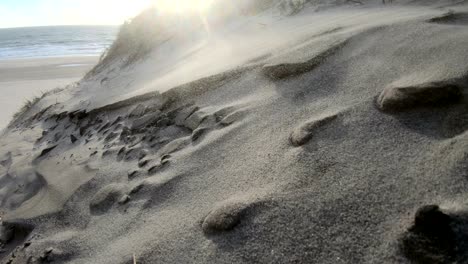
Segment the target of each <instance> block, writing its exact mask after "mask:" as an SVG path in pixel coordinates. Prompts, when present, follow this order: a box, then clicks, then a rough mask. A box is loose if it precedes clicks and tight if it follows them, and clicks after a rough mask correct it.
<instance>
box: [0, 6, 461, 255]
mask: <svg viewBox="0 0 468 264" xmlns="http://www.w3.org/2000/svg"><path fill="white" fill-rule="evenodd" d="M312 2H313V1H312ZM370 2H371V3H369V4H368V5H362V6H361V5H357V6H356V5H345V6H334V7H333V6H328V7H327V8H325V9H323V10H321V9H320V10H317V9H316V8H315V7H316V6H314V5H313V4H309V5H304V9H303V10H301V12H299V13H297V14H295V15H294V16H291V17H283V16H281V17H271V16H269V15H267V14H265V13H262V14H260V15H256V16H251V17H247V18H245V19H248V21H249V22H248V23H247V22H245V23H243V22H242V21H241V22H240V23H239V24H237V26H236V27H229V26H227V29H226V31H224V32H223V37H220V36H221V34H220V35H217V34H216V32H213V35H212V36H213V37H212V38H211V39H208V40H206V42H204V44H200V42H198V41H194V42H191V41H192V40H186V41H188V42H187V43H185V42H184V43H182V44H181V43H178V44H180V45H179V46H178V47H180V49H178V52H177V53H175V54H170V53H168V54H166V56H160V55H161V50H160V49H162V50H164V51H167V49H165V46H164V45H166V44H161V45H162V46H156V47H155V48H154V50H153V51H152V52H151V54H148V55H147V56H146V57H145V58H143V59H142V60H137V61H136V62H134V63H133V64H131V65H127V66H124V65H123V64H121V58H118V59H116V60H115V61H113V60H112V59H109V60H108V61H106V65H105V67H104V66H102V68H99V69H100V70H99V71H96V72H95V74H89V75H87V76H86V77H85V78H84V79H83V80H81V81H80V82H79V83H78V84H77V85H75V86H70V87H69V88H68V89H65V90H63V91H61V92H58V93H57V94H53V95H50V96H47V97H45V98H43V99H42V100H40V101H39V102H38V103H37V104H35V105H34V106H33V107H32V108H31V109H29V111H27V112H26V113H24V114H23V115H22V116H21V118H20V119H17V120H15V121H14V122H13V123H12V125H11V126H10V127H9V128H8V129H7V130H6V131H5V133H4V134H3V135H2V137H1V138H0V164H1V166H0V176H2V177H1V178H0V182H1V183H2V185H1V186H0V201H1V204H0V205H1V208H2V210H3V211H4V214H3V215H2V220H3V223H2V224H3V225H2V227H1V230H0V241H1V242H2V246H3V251H2V253H0V259H2V261H3V262H5V263H28V262H29V263H44V262H46V263H47V262H55V263H133V256H135V257H136V260H137V263H466V262H468V255H467V253H466V251H465V250H464V245H465V244H466V243H467V241H468V233H467V232H466V227H467V221H468V218H467V213H466V212H467V208H466V203H465V200H466V188H465V187H466V186H467V184H468V183H467V179H468V175H467V172H468V170H467V166H466V164H467V157H468V156H467V154H466V153H467V147H468V140H467V137H468V134H467V130H468V109H467V103H468V101H467V97H466V95H467V91H468V90H467V89H468V77H467V76H468V75H467V72H468V63H467V62H468V53H467V52H466V51H467V47H468V45H467V44H468V28H467V27H466V24H465V22H464V21H465V15H464V14H465V13H466V12H467V11H468V6H466V4H459V3H458V2H456V3H455V2H454V1H448V0H446V1H429V2H424V1H407V3H402V2H399V3H396V4H395V5H394V6H382V5H380V4H378V3H377V2H379V3H380V2H381V1H370ZM394 2H397V1H394ZM448 8H453V9H454V11H450V10H448ZM266 20H267V21H268V23H267V25H266V27H267V29H265V28H264V27H265V26H261V27H257V25H255V26H252V24H256V22H259V23H260V22H262V23H263V22H265V21H266ZM252 21H253V22H252ZM242 32H245V35H242V34H241V33H242ZM278 33H281V35H280V36H281V37H279V38H278V37H276V38H275V37H274V36H276V35H277V34H278ZM215 36H216V37H215ZM281 39H282V40H281ZM239 40H243V42H242V43H241V42H239ZM177 41H182V40H177ZM173 44H174V43H173ZM194 47H196V48H194ZM189 50H190V51H192V52H193V53H190V56H188V57H186V56H182V57H183V59H182V62H180V61H179V60H181V56H180V55H181V54H187V53H186V52H187V51H189ZM210 51H211V52H212V56H209V54H210ZM167 69H171V70H170V71H167ZM189 73H190V74H189Z"/></svg>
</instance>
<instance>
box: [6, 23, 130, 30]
mask: <svg viewBox="0 0 468 264" xmlns="http://www.w3.org/2000/svg"><path fill="white" fill-rule="evenodd" d="M122 24H123V23H121V24H81V25H75V24H70V25H67V24H65V25H41V26H13V27H2V26H0V29H18V28H41V27H104V26H109V27H110V26H116V27H119V26H121V25H122Z"/></svg>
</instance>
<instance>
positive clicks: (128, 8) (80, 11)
mask: <svg viewBox="0 0 468 264" xmlns="http://www.w3.org/2000/svg"><path fill="white" fill-rule="evenodd" d="M150 4H151V0H0V28H10V27H27V26H51V25H119V24H122V23H123V22H124V21H125V20H127V19H129V18H131V17H133V16H135V15H137V14H138V13H139V12H141V11H142V10H143V9H144V8H145V7H148V6H150Z"/></svg>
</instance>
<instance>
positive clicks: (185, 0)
mask: <svg viewBox="0 0 468 264" xmlns="http://www.w3.org/2000/svg"><path fill="white" fill-rule="evenodd" d="M213 1H214V0H155V6H156V7H157V8H158V9H159V10H160V11H162V12H170V13H187V12H205V11H207V9H208V8H209V7H210V5H211V4H212V2H213Z"/></svg>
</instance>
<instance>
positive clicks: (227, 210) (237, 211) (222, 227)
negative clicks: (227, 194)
mask: <svg viewBox="0 0 468 264" xmlns="http://www.w3.org/2000/svg"><path fill="white" fill-rule="evenodd" d="M259 202H260V201H258V200H253V201H249V200H242V199H228V200H226V201H224V202H222V203H220V204H218V205H217V206H216V207H215V208H214V209H213V210H212V211H211V212H210V213H208V215H207V216H206V217H205V218H204V219H203V222H202V225H201V227H202V230H203V232H204V233H205V234H206V235H214V234H217V233H220V232H225V231H230V230H232V229H234V228H235V227H236V226H237V225H239V224H240V222H241V221H242V218H243V217H244V216H245V215H246V214H247V211H248V210H251V209H252V208H253V207H254V206H256V205H258V204H259Z"/></svg>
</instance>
